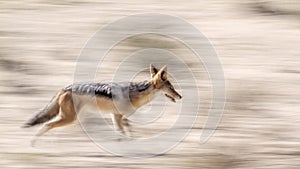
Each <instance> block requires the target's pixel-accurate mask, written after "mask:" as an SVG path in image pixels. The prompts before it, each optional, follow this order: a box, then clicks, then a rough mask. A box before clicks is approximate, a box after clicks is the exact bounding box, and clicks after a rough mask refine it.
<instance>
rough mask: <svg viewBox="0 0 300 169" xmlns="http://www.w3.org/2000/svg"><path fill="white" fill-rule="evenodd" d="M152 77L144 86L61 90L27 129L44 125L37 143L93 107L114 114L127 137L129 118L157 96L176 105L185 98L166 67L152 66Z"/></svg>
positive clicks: (84, 86)
mask: <svg viewBox="0 0 300 169" xmlns="http://www.w3.org/2000/svg"><path fill="white" fill-rule="evenodd" d="M150 73H151V80H146V81H143V82H129V83H85V84H72V85H69V86H67V87H65V88H63V89H61V90H60V91H59V92H58V93H57V94H56V95H55V96H54V97H53V99H52V100H51V101H50V103H49V104H48V105H47V106H46V107H45V108H44V109H43V110H41V111H40V112H39V113H37V114H36V115H35V116H34V117H33V118H32V119H30V120H29V121H27V122H26V123H25V124H24V126H23V127H31V126H35V125H37V124H41V123H44V124H43V126H42V128H41V129H40V130H39V131H38V132H37V134H36V135H35V139H36V138H37V137H39V136H41V135H43V134H44V133H46V132H47V131H49V130H50V129H52V128H55V127H60V126H64V125H67V124H70V123H71V122H73V121H74V120H75V119H76V117H77V113H79V112H80V111H81V110H82V109H83V107H85V106H90V107H93V108H95V109H98V110H100V112H101V113H111V114H112V120H113V123H114V126H115V128H116V129H118V130H120V132H122V133H124V134H125V130H124V126H126V127H130V124H129V122H128V120H127V118H126V114H127V115H128V114H130V113H133V112H134V110H136V109H138V108H139V107H141V106H143V105H145V104H147V103H149V102H150V101H151V100H152V99H153V98H154V97H155V96H156V95H157V94H159V93H163V94H164V95H165V96H166V97H167V98H169V99H170V100H171V101H173V102H176V99H181V98H182V96H181V95H180V94H179V93H178V92H177V91H176V90H175V89H174V87H173V85H172V84H171V82H170V81H169V80H168V76H167V66H166V65H165V66H164V67H163V68H161V69H160V70H158V69H157V68H155V67H154V66H153V65H152V64H151V65H150ZM92 98H93V99H94V100H95V101H94V102H93V101H92ZM126 111H127V112H126ZM123 125H124V126H123ZM35 139H33V140H32V143H34V141H35Z"/></svg>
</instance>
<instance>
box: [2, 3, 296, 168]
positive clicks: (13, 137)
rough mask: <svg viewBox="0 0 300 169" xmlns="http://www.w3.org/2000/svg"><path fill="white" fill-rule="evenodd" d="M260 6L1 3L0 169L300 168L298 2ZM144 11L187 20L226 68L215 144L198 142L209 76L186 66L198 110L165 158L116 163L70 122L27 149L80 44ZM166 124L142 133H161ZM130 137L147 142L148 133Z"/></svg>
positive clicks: (109, 65) (68, 78)
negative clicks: (35, 122) (30, 124)
mask: <svg viewBox="0 0 300 169" xmlns="http://www.w3.org/2000/svg"><path fill="white" fill-rule="evenodd" d="M258 2H260V3H253V2H247V1H245V2H239V1H234V0H229V1H224V0H216V1H197V2H190V3H187V2H184V1H177V0H175V1H150V0H144V1H143V2H141V1H126V2H119V1H98V2H95V1H86V2H82V1H79V0H63V1H58V0H55V1H39V0H28V1H10V0H7V1H1V2H0V65H1V66H0V74H1V76H0V84H1V85H0V95H1V98H2V99H1V100H0V112H1V114H0V135H1V138H0V167H1V168H263V169H267V168H269V169H277V168H289V169H292V168H295V169H296V168H300V135H299V128H300V116H299V108H300V104H299V99H300V92H299V81H300V76H299V73H300V68H299V64H300V57H299V54H300V50H299V44H300V39H299V37H300V23H299V16H300V15H299V9H300V5H299V1H292V2H291V3H281V2H280V1H275V3H272V1H264V2H262V1H258ZM145 12H154V13H155V12H158V13H163V14H169V15H174V16H178V17H180V18H182V19H185V20H186V21H187V22H189V23H191V24H192V25H194V26H195V27H196V28H198V29H199V30H200V31H201V32H202V33H203V34H204V35H205V36H206V37H207V38H208V39H209V40H210V41H211V43H212V44H213V46H214V47H215V49H216V51H217V53H218V56H219V59H220V61H221V63H222V66H223V69H224V74H225V80H226V91H227V94H226V95H227V101H226V107H225V110H224V114H223V118H222V121H221V122H220V124H219V127H218V129H217V130H216V132H215V133H214V135H213V137H211V138H210V139H209V141H208V142H206V143H205V144H199V143H198V140H199V137H200V134H201V129H202V126H203V124H204V121H205V119H206V117H207V109H208V107H209V106H207V105H208V104H209V99H210V91H209V84H208V83H207V77H206V76H207V75H205V73H201V72H202V71H201V68H199V69H198V68H197V65H196V66H194V67H193V64H191V67H192V68H193V70H198V72H200V73H199V75H198V76H197V78H198V80H199V81H200V83H199V84H198V87H199V88H200V91H201V95H202V98H203V102H204V103H202V105H201V106H202V109H201V110H200V112H199V117H198V118H197V122H196V123H195V125H194V128H193V129H192V130H191V131H190V133H189V135H188V136H187V137H186V138H185V139H184V140H183V141H182V142H181V143H180V144H178V145H177V146H176V147H174V148H173V149H172V150H170V151H168V152H166V153H165V154H163V155H160V156H154V157H151V158H128V157H120V156H117V155H114V154H112V153H109V152H107V151H104V150H102V149H100V148H98V147H97V146H96V145H95V144H94V143H93V142H92V141H91V140H90V139H89V138H88V137H87V136H86V135H85V133H84V132H83V131H82V130H81V127H80V125H79V124H78V122H76V123H75V124H73V125H70V126H66V127H63V128H59V129H55V130H53V131H51V132H49V133H47V134H46V135H45V136H44V137H43V138H41V139H40V140H39V141H38V143H37V145H36V147H31V146H30V139H31V137H32V136H33V135H34V133H35V132H36V131H37V128H30V129H21V128H20V126H21V125H22V124H23V123H24V121H25V120H26V119H28V118H29V117H31V116H32V115H33V114H34V113H35V112H37V110H39V109H40V108H42V107H43V106H44V105H45V104H47V103H48V101H49V100H50V99H51V97H52V96H53V95H54V93H55V92H56V91H57V90H58V89H59V88H62V87H64V86H66V85H68V84H70V83H72V82H73V73H74V70H75V66H76V59H77V56H78V55H79V54H80V51H81V49H82V48H83V47H84V45H85V44H86V42H87V40H88V39H89V38H90V37H92V36H93V34H94V33H95V32H96V31H97V30H98V29H99V28H101V27H103V26H104V25H106V24H108V23H111V22H113V21H115V20H117V19H119V18H122V17H124V16H129V15H132V14H138V13H145ZM144 43H148V42H144ZM129 45H130V44H129ZM129 47H130V46H129ZM119 52H120V53H122V50H120V51H119ZM119 62H120V60H118V57H115V59H112V58H109V59H107V60H106V62H105V64H104V68H103V71H106V72H105V73H103V75H101V76H100V75H99V77H97V78H98V79H99V80H107V79H109V78H110V74H111V73H113V68H114V66H115V65H117V64H118V63H119ZM189 62H190V63H193V62H194V60H189ZM105 68H106V69H105ZM171 69H172V68H171ZM177 69H179V68H177ZM173 70H176V68H173ZM129 73H134V72H133V71H132V72H130V71H129ZM201 77H203V79H201ZM179 78H180V77H179ZM202 83H203V84H202ZM204 84H205V85H204ZM183 87H184V88H188V85H186V86H183ZM191 92H192V91H191ZM184 94H185V95H187V94H189V93H184ZM154 106H160V105H154ZM169 107H171V108H170V109H171V110H172V106H171V104H170V105H169ZM173 109H175V108H173ZM108 121H109V119H108ZM90 123H91V124H95V125H99V124H97V121H92V120H91V122H90ZM166 123H169V121H168V120H165V121H163V122H161V123H160V125H157V126H151V127H150V128H151V129H153V130H155V129H157V130H159V129H160V128H163V126H164V124H166ZM153 127H154V128H153ZM148 128H149V127H148ZM135 130H136V132H137V133H140V134H143V133H147V131H148V133H149V130H147V127H144V129H143V127H140V128H136V129H135Z"/></svg>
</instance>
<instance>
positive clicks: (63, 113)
mask: <svg viewBox="0 0 300 169" xmlns="http://www.w3.org/2000/svg"><path fill="white" fill-rule="evenodd" d="M75 119H76V112H75V109H74V105H73V101H72V96H71V93H66V94H64V95H63V96H62V98H61V99H60V113H59V114H58V115H57V116H56V117H55V118H53V119H52V120H50V121H48V122H47V123H45V124H44V125H43V127H42V128H41V129H40V130H39V131H38V133H37V134H36V135H35V137H34V139H33V140H32V141H31V144H32V145H34V143H35V141H36V139H37V138H38V137H40V136H42V135H43V134H45V133H46V132H47V131H49V130H51V129H53V128H55V127H60V126H64V125H67V124H70V123H71V122H73V121H74V120H75Z"/></svg>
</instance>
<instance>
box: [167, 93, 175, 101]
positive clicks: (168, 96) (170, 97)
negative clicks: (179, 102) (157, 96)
mask: <svg viewBox="0 0 300 169" xmlns="http://www.w3.org/2000/svg"><path fill="white" fill-rule="evenodd" d="M165 96H166V97H167V98H169V99H170V100H171V101H172V102H174V103H176V100H175V98H174V97H172V96H170V95H168V94H165Z"/></svg>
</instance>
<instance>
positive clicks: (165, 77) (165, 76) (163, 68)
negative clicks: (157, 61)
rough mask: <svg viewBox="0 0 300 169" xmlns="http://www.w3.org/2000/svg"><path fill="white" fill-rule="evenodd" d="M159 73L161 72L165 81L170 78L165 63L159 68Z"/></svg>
mask: <svg viewBox="0 0 300 169" xmlns="http://www.w3.org/2000/svg"><path fill="white" fill-rule="evenodd" d="M159 74H160V78H161V79H162V80H163V81H165V80H167V79H168V73H167V65H165V66H164V67H162V68H161V69H160V70H159Z"/></svg>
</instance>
